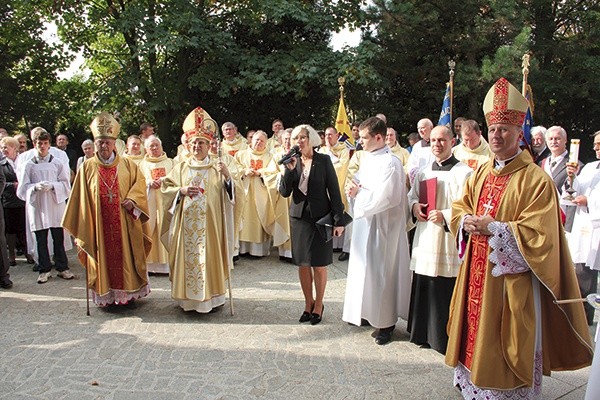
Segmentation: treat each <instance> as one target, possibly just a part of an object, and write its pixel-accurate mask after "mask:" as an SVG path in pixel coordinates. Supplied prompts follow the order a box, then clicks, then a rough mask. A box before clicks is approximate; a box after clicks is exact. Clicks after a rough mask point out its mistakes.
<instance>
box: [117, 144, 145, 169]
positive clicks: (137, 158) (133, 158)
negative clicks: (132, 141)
mask: <svg viewBox="0 0 600 400" xmlns="http://www.w3.org/2000/svg"><path fill="white" fill-rule="evenodd" d="M143 149H144V148H143V147H142V150H143ZM122 157H123V158H128V159H130V160H131V161H133V162H134V163H136V164H137V165H140V163H141V162H142V160H143V159H144V153H143V152H142V154H140V155H139V156H134V155H129V154H127V153H125V154H123V156H122Z"/></svg>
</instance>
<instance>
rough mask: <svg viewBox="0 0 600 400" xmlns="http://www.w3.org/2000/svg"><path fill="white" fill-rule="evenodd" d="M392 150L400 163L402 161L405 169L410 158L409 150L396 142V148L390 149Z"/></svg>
mask: <svg viewBox="0 0 600 400" xmlns="http://www.w3.org/2000/svg"><path fill="white" fill-rule="evenodd" d="M390 150H391V151H392V154H393V155H395V156H396V157H398V158H399V159H400V161H402V166H404V167H405V166H406V163H407V162H408V157H409V156H410V153H409V152H408V150H406V149H405V148H404V147H402V146H400V144H399V143H398V142H396V144H395V145H394V146H392V147H390Z"/></svg>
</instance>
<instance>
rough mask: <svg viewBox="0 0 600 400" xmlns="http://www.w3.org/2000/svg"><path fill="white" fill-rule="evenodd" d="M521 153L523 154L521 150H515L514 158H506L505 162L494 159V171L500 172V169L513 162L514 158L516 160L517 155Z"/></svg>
mask: <svg viewBox="0 0 600 400" xmlns="http://www.w3.org/2000/svg"><path fill="white" fill-rule="evenodd" d="M522 152H523V150H521V149H518V150H517V153H516V154H515V155H514V156H512V157H508V158H507V159H506V160H498V159H495V160H494V169H496V170H500V169H502V168H504V167H505V166H506V165H507V164H508V163H510V162H511V161H512V160H514V159H515V158H517V156H518V155H519V154H521V153H522Z"/></svg>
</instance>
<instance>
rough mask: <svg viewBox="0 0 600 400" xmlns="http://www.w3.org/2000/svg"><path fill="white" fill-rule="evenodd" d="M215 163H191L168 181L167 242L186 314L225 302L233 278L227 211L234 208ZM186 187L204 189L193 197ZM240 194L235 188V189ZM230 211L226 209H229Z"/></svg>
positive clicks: (175, 291)
mask: <svg viewBox="0 0 600 400" xmlns="http://www.w3.org/2000/svg"><path fill="white" fill-rule="evenodd" d="M215 163H216V161H213V160H211V159H210V157H208V156H207V157H206V158H205V159H204V160H203V161H197V160H196V159H195V158H189V159H187V160H186V161H184V162H181V163H179V164H177V165H175V166H174V167H173V170H172V171H171V172H170V173H169V174H168V175H167V177H166V178H165V180H164V181H163V185H162V188H161V191H162V193H163V195H164V197H165V198H164V204H165V219H164V222H163V226H162V241H163V243H164V245H165V246H166V247H167V250H168V253H169V265H170V268H171V272H170V279H171V296H172V298H173V299H175V300H178V301H179V304H180V306H181V307H182V308H183V309H184V310H186V311H191V310H194V311H197V312H202V313H206V312H209V311H211V310H212V309H213V308H215V307H218V306H220V305H223V304H224V302H225V291H226V289H225V283H226V281H227V279H229V269H228V268H229V264H228V263H229V261H228V260H231V257H230V255H229V251H228V244H227V235H226V224H227V222H226V215H228V214H229V215H230V213H229V212H227V210H226V208H227V207H231V202H232V199H231V198H230V197H228V195H227V193H226V190H225V187H224V180H223V178H222V175H221V174H220V173H219V172H217V170H216V168H215ZM186 186H195V187H199V188H200V194H199V195H198V196H196V197H194V198H191V197H189V196H182V195H181V194H180V189H181V188H182V187H186ZM234 190H235V189H234ZM224 207H225V208H224Z"/></svg>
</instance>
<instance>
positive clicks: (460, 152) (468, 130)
mask: <svg viewBox="0 0 600 400" xmlns="http://www.w3.org/2000/svg"><path fill="white" fill-rule="evenodd" d="M457 119H458V118H457ZM460 138H461V141H460V143H459V144H457V145H456V146H454V148H453V149H452V153H453V154H454V157H456V158H457V159H458V160H459V161H460V162H462V163H463V164H467V165H468V166H469V167H471V168H472V169H474V170H475V169H477V167H479V166H480V165H481V164H485V163H486V162H488V161H489V160H490V158H492V156H493V154H492V152H491V150H490V146H489V145H488V142H487V141H486V140H485V138H484V137H483V136H482V135H481V129H480V128H479V123H478V122H477V121H475V120H472V119H467V120H464V121H462V123H461V125H460Z"/></svg>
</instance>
